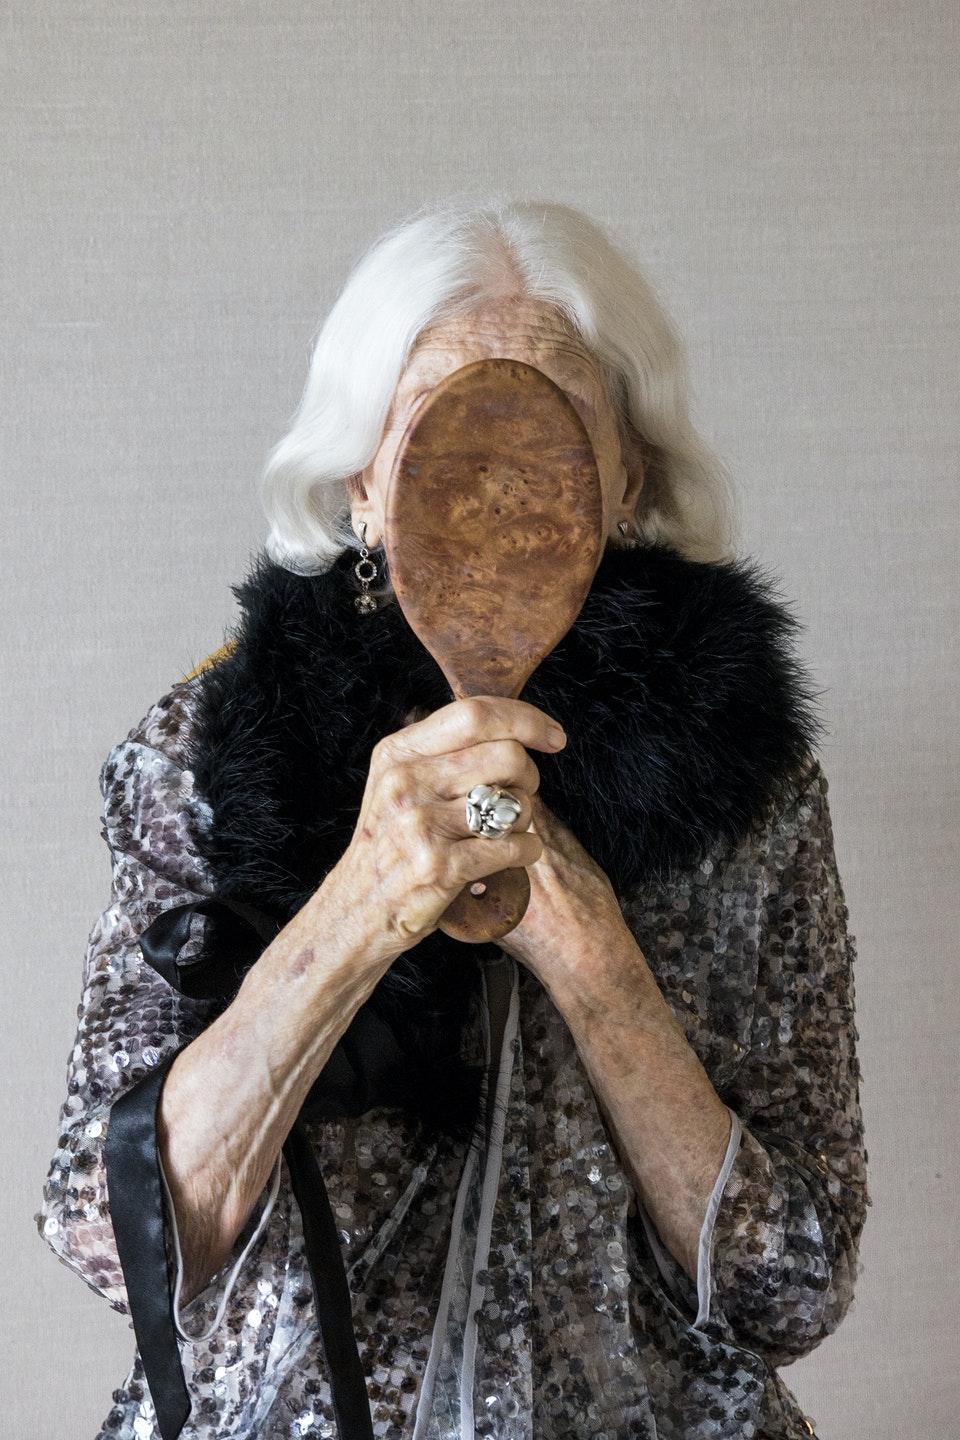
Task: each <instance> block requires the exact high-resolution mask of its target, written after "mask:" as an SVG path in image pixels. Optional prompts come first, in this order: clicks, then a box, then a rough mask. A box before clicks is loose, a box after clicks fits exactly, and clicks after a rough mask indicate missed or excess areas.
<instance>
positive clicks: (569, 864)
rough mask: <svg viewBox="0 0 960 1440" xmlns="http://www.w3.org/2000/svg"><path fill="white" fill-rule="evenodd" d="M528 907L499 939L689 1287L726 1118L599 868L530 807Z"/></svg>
mask: <svg viewBox="0 0 960 1440" xmlns="http://www.w3.org/2000/svg"><path fill="white" fill-rule="evenodd" d="M533 825H534V828H535V830H536V832H537V834H538V835H539V836H540V838H541V840H542V841H543V855H542V857H541V859H540V860H539V861H538V862H537V864H536V865H534V867H533V869H532V870H531V871H530V905H529V907H528V909H527V913H526V914H525V915H524V917H523V919H522V920H521V922H520V924H519V925H518V926H517V927H516V928H515V929H514V930H511V932H510V934H509V935H506V936H505V937H504V938H503V940H501V941H500V944H501V946H502V947H503V949H504V950H507V951H509V953H510V954H511V955H513V956H514V957H515V958H516V959H517V960H519V961H521V962H522V963H523V964H524V965H526V966H527V967H528V968H529V969H530V970H532V971H533V973H534V974H535V975H536V976H537V978H538V979H539V980H540V982H541V984H542V985H543V986H544V988H545V989H546V991H547V992H548V994H549V995H550V998H551V999H552V1001H553V1003H554V1004H555V1005H556V1007H557V1009H558V1010H559V1012H560V1014H561V1015H562V1016H563V1018H564V1020H565V1021H566V1023H567V1026H568V1027H569V1030H570V1033H571V1035H572V1036H573V1039H574V1042H575V1044H576V1046H577V1050H578V1051H579V1054H580V1058H581V1060H582V1061H583V1064H584V1067H585V1069H586V1071H587V1074H588V1075H589V1077H590V1081H591V1084H592V1085H593V1089H594V1093H595V1094H596V1097H597V1100H598V1102H599V1104H600V1108H601V1109H602V1111H603V1113H604V1115H605V1116H606V1120H607V1124H608V1127H609V1129H610V1133H611V1137H612V1139H613V1141H614V1143H615V1145H616V1147H617V1150H618V1151H619V1154H620V1159H621V1161H622V1162H623V1164H624V1166H625V1167H626V1168H627V1170H628V1171H629V1172H630V1174H631V1176H632V1177H633V1181H634V1184H635V1186H636V1188H637V1190H638V1192H639V1194H640V1196H641V1198H642V1199H643V1202H644V1204H645V1206H646V1208H647V1211H648V1213H649V1214H650V1215H651V1217H652V1218H653V1221H654V1224H655V1225H656V1227H657V1230H658V1231H659V1233H660V1237H661V1239H662V1240H663V1241H664V1243H665V1244H666V1246H667V1248H668V1249H669V1250H670V1251H671V1253H672V1254H673V1255H674V1256H675V1257H676V1258H677V1260H678V1261H679V1262H680V1264H681V1265H682V1266H683V1268H684V1269H685V1270H686V1272H687V1274H688V1275H689V1276H690V1278H691V1279H692V1280H694V1281H696V1279H697V1274H698V1258H699V1248H698V1247H699V1239H700V1230H701V1226H702V1225H703V1218H704V1215H705V1213H706V1208H707V1201H708V1198H709V1196H710V1193H711V1191H712V1189H713V1185H714V1182H715V1181H716V1178H717V1175H718V1172H719V1170H720V1166H721V1164H722V1162H723V1157H724V1152H725V1151H726V1148H727V1141H728V1138H729V1134H730V1116H729V1114H728V1112H727V1110H726V1107H725V1106H724V1105H723V1104H722V1102H721V1101H720V1099H719V1097H718V1096H717V1094H716V1092H715V1091H714V1089H713V1086H712V1085H711V1083H710V1081H709V1079H708V1077H707V1075H706V1073H705V1071H704V1069H703V1067H702V1066H701V1064H700V1061H699V1060H698V1059H697V1056H696V1055H695V1053H694V1051H693V1050H692V1049H691V1047H690V1046H689V1045H688V1043H687V1041H686V1039H685V1038H684V1035H683V1031H682V1030H681V1028H680V1026H679V1024H678V1023H677V1021H676V1019H675V1017H674V1015H673V1012H672V1011H671V1009H670V1007H669V1006H668V1005H667V1003H666V1001H665V1000H664V998H663V996H662V995H661V994H660V991H659V989H658V987H657V983H656V981H655V979H654V977H653V974H652V972H651V970H650V968H649V966H648V965H647V962H646V959H645V958H644V956H643V954H642V953H641V950H640V947H639V946H638V945H637V942H636V940H635V938H634V936H633V934H632V933H631V931H630V930H629V928H628V927H627V924H626V922H625V920H624V919H623V916H622V914H621V913H620V907H619V905H618V904H617V899H616V896H615V895H614V893H613V887H612V886H611V884H610V881H609V880H608V879H607V877H606V875H605V874H604V873H603V871H602V870H601V869H600V867H599V865H597V864H596V862H595V861H594V860H592V859H591V858H590V856H589V855H588V854H587V852H586V851H585V850H584V848H583V846H582V845H580V844H579V842H578V841H577V840H576V838H575V837H574V836H573V835H571V833H570V831H569V830H568V829H567V828H566V826H565V825H562V824H561V823H560V821H559V820H558V819H557V817H556V816H555V815H552V814H551V813H550V811H549V810H548V809H547V807H546V806H545V805H544V804H543V803H542V802H541V801H540V800H535V801H534V817H533Z"/></svg>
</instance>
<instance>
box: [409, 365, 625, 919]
mask: <svg viewBox="0 0 960 1440" xmlns="http://www.w3.org/2000/svg"><path fill="white" fill-rule="evenodd" d="M385 531H386V533H385V536H384V544H385V547H386V555H387V562H388V564H389V567H390V576H391V579H392V581H393V586H394V589H395V591H396V595H397V599H398V601H399V603H400V606H401V608H402V610H403V613H404V615H405V616H406V618H407V621H408V622H409V624H410V627H411V629H412V630H413V631H414V632H415V633H416V635H417V636H419V638H420V640H421V641H422V642H423V644H424V645H425V646H426V648H427V650H429V651H430V653H431V655H433V657H434V659H435V660H436V661H437V663H438V664H439V666H440V668H441V669H442V670H443V673H444V675H445V676H446V677H447V680H448V681H449V683H450V688H451V689H452V691H453V694H454V698H455V699H458V700H459V699H463V698H464V697H466V696H468V695H502V696H507V697H511V698H514V699H515V698H516V697H517V696H519V694H520V691H521V690H522V689H523V687H524V685H525V684H526V682H527V680H528V679H529V678H530V676H531V675H532V673H533V671H534V670H535V669H536V668H537V666H538V665H539V664H540V662H541V660H543V658H544V657H545V656H546V655H548V654H549V653H550V651H551V650H552V649H553V648H554V646H555V645H556V644H557V643H558V642H559V641H560V640H561V639H562V638H563V636H564V635H565V634H566V633H567V631H568V630H569V628H570V626H571V625H572V624H573V622H574V620H575V619H576V617H577V615H578V614H579V612H580V608H581V606H582V605H583V602H584V600H585V599H586V596H587V592H588V590H589V588H590V584H591V581H592V580H593V577H594V574H595V573H596V569H597V566H598V564H599V563H600V556H601V554H602V552H603V545H604V534H603V505H602V496H601V492H600V477H599V474H598V471H597V463H596V459H595V457H594V453H593V448H592V446H591V444H590V439H589V437H588V435H587V432H586V430H585V428H584V425H583V421H582V420H581V419H580V416H579V415H578V414H577V411H576V410H575V409H574V406H573V404H572V403H571V401H570V400H569V398H568V397H567V396H566V395H565V394H564V392H563V391H562V390H561V389H560V388H559V386H557V385H555V384H554V382H553V381H552V380H550V379H549V378H548V377H547V376H546V375H544V374H543V373H542V372H541V371H540V370H535V369H534V368H533V367H532V366H530V365H525V364H523V363H522V362H520V361H517V360H480V361H477V362H476V363H475V364H472V365H467V366H465V367H464V368H463V369H462V370H456V371H454V373H453V374H452V375H448V376H447V378H446V379H445V380H443V381H442V382H441V383H440V384H439V385H438V386H437V387H436V389H435V390H433V391H432V392H431V393H430V395H429V396H428V398H427V399H426V400H425V401H424V403H423V404H422V405H421V406H420V408H419V409H418V410H417V412H416V414H415V415H414V417H413V419H412V420H411V422H410V425H409V427H408V429H407V432H406V435H405V436H404V439H403V443H402V445H401V447H400V450H399V451H398V453H397V457H396V460H395V462H394V467H393V473H392V475H391V479H390V486H389V490H388V493H387V504H386V512H385ZM475 783H477V784H490V785H496V783H497V776H495V775H493V776H490V775H478V776H477V777H476V782H475ZM489 843H490V863H491V867H494V866H495V865H496V860H497V849H496V847H497V841H495V840H492V841H490V842H489ZM478 891H481V892H482V893H477V892H478ZM529 898H530V881H529V877H528V876H527V872H526V870H523V869H511V870H502V871H500V872H498V873H496V874H491V875H489V876H487V877H486V878H485V879H484V880H483V881H482V882H479V883H478V884H475V885H473V886H466V887H465V888H464V890H463V891H462V892H461V894H460V895H459V896H458V897H457V898H456V899H455V900H454V901H453V903H452V904H451V905H450V907H449V908H448V910H447V911H446V912H445V914H444V915H443V918H442V919H441V921H440V928H441V929H442V930H444V931H445V932H446V933H447V934H448V935H452V936H454V937H455V938H456V939H458V940H468V941H481V940H496V939H499V938H500V937H501V936H502V935H506V934H507V933H508V932H509V931H510V930H512V929H513V927H514V926H515V925H516V924H517V923H518V921H519V920H520V919H521V918H522V916H523V913H524V911H525V910H526V907H527V902H528V901H529Z"/></svg>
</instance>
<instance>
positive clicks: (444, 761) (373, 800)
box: [307, 696, 566, 965]
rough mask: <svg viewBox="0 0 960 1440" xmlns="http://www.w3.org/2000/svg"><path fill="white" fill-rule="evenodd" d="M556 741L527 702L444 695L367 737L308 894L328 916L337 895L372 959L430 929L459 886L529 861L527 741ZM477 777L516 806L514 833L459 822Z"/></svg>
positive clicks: (531, 774)
mask: <svg viewBox="0 0 960 1440" xmlns="http://www.w3.org/2000/svg"><path fill="white" fill-rule="evenodd" d="M565 743H566V738H565V736H564V734H563V731H562V730H561V729H560V727H559V726H558V725H557V724H556V722H555V721H553V720H551V719H550V717H549V716H547V715H545V714H544V713H543V711H541V710H537V709H536V708H535V707H534V706H533V705H528V704H526V703H525V702H524V701H520V700H505V699H499V698H495V697H490V696H486V697H479V698H472V699H469V700H458V701H455V702H454V703H453V704H451V705H447V706H445V707H444V708H443V709H442V710H438V711H436V712H435V713H434V714H433V715H430V716H428V717H427V718H426V719H425V720H420V721H417V722H415V723H414V724H411V725H408V726H407V727H406V728H405V729H404V730H401V731H399V732H397V733H396V734H394V735H390V736H388V737H387V738H386V739H385V740H382V741H381V742H380V743H379V744H378V745H377V746H376V748H375V750H374V752H373V755H372V757H371V762H370V773H369V777H368V780H367V786H366V790H365V792H364V796H363V803H362V805H361V810H360V817H359V820H358V822H357V828H356V831H355V833H354V836H353V839H352V840H351V842H350V845H349V847H348V849H347V851H346V853H345V854H344V856H343V858H342V859H341V861H340V862H339V864H338V865H337V866H336V867H335V869H334V870H333V871H332V872H331V874H330V875H329V876H328V877H327V880H326V881H325V882H324V885H323V886H322V887H321V891H320V892H318V895H320V894H322V895H323V896H324V901H323V903H324V907H325V909H326V910H327V912H328V913H329V907H330V904H331V900H332V899H333V898H334V897H335V896H338V895H339V896H342V897H343V898H344V900H345V901H346V902H347V908H348V909H349V911H350V913H351V914H352V915H353V917H354V922H355V923H356V924H358V925H359V926H360V928H361V930H362V931H363V935H364V940H365V946H364V948H366V949H367V950H368V951H369V954H370V957H371V960H372V961H373V963H375V964H380V965H382V964H384V963H389V962H390V961H391V960H393V959H394V958H395V957H396V956H397V955H399V954H400V953H401V952H402V951H404V950H407V949H409V948H410V947H411V946H413V945H415V944H416V943H417V941H419V940H422V939H423V938H424V936H426V935H428V934H430V932H431V931H433V930H435V929H436V927H437V923H438V921H439V919H440V916H441V915H442V914H443V912H444V910H446V908H447V906H448V905H449V904H450V902H451V900H453V898H454V896H455V895H457V894H459V892H460V891H461V890H462V888H463V887H464V885H467V884H469V883H471V882H472V881H474V880H481V879H483V878H484V877H485V876H488V875H492V874H493V873H495V872H496V871H498V870H503V869H506V868H507V867H509V866H525V867H526V866H531V865H533V864H534V862H535V861H536V860H538V859H539V857H540V855H541V853H542V849H543V846H542V843H541V840H540V838H539V837H538V836H537V835H536V834H533V833H531V832H529V831H528V829H527V827H528V825H529V823H530V820H531V816H532V813H533V796H534V794H535V793H536V790H537V787H538V786H539V783H540V777H539V773H538V771H537V767H536V765H535V764H534V762H533V760H532V759H531V758H530V756H529V755H528V754H527V748H529V749H533V750H541V751H551V752H552V751H556V750H560V749H562V748H563V745H564V744H565ZM479 784H490V785H497V786H502V787H503V788H504V789H506V790H509V791H510V792H511V793H512V794H514V795H515V796H516V797H517V799H518V800H519V801H520V804H521V807H522V809H521V813H520V816H519V819H518V821H517V824H516V826H515V828H514V830H513V831H512V832H511V833H510V834H508V835H505V836H503V837H502V838H501V839H499V840H496V841H494V842H491V841H490V840H488V839H486V838H485V837H483V836H475V835H472V834H471V832H470V830H469V827H468V825H467V819H466V798H465V797H466V795H467V792H468V791H469V790H470V789H472V787H473V786H474V785H479ZM307 908H309V907H307Z"/></svg>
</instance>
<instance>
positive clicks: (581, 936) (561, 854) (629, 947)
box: [499, 796, 656, 1017]
mask: <svg viewBox="0 0 960 1440" xmlns="http://www.w3.org/2000/svg"><path fill="white" fill-rule="evenodd" d="M530 828H531V830H533V831H535V832H536V834H537V835H538V836H539V837H540V839H541V840H542V842H543V855H542V856H541V858H540V859H539V860H538V861H537V862H536V864H534V865H531V866H530V867H529V870H528V872H527V873H528V874H529V876H530V904H529V905H528V907H527V911H526V914H525V915H524V917H523V919H522V920H521V921H520V923H519V925H517V926H516V928H515V929H513V930H511V931H510V933H509V934H508V935H505V936H504V937H503V939H502V940H501V941H500V942H499V944H500V945H501V947H502V948H503V949H504V950H505V951H506V952H507V953H508V954H509V955H512V956H513V957H514V959H516V960H519V961H520V962H521V963H522V964H523V965H526V966H527V968H528V969H529V970H532V971H533V973H534V974H535V975H536V976H537V979H538V980H539V981H540V983H541V984H542V985H543V986H544V988H545V989H546V990H547V992H548V993H549V994H550V996H551V998H552V999H553V1001H554V1003H555V1004H556V1005H557V1007H558V1009H560V1010H561V1012H563V1011H565V1010H566V1009H567V1007H568V1005H569V1004H571V1003H577V1002H579V1003H580V1004H585V1005H586V1006H587V1008H589V1009H595V1008H599V1007H602V1008H603V1009H604V1011H605V1012H606V1013H607V1015H608V1016H611V1017H612V1016H613V1015H615V1014H617V1013H618V1012H620V1013H622V1012H623V1011H624V1009H625V1007H626V1008H627V1009H628V1010H633V1009H634V1007H635V1003H636V1002H637V1001H639V1000H642V998H643V997H644V996H645V995H649V989H648V986H649V985H653V987H654V989H656V986H655V983H654V981H653V977H652V976H651V974H650V971H649V969H648V967H647V964H646V961H645V960H644V958H643V955H642V954H641V953H640V950H639V948H638V946H637V942H636V940H635V939H634V937H633V935H632V933H631V932H630V930H629V929H628V927H627V924H626V921H625V920H624V918H623V915H622V914H621V912H620V906H619V905H618V903H617V897H616V895H615V894H614V892H613V886H612V885H611V884H610V881H609V880H608V879H607V876H606V875H605V874H604V872H603V871H602V870H601V869H600V866H599V865H598V864H597V863H596V861H595V860H594V859H592V857H591V856H590V855H588V854H587V852H586V850H584V848H583V846H582V845H581V844H580V842H579V841H578V840H577V838H576V836H574V835H573V834H572V833H571V832H570V831H569V830H568V829H567V827H566V826H565V825H563V824H562V823H561V822H560V821H559V820H558V819H557V817H556V815H554V814H553V812H552V811H551V810H548V809H547V807H546V805H544V803H543V801H542V800H541V799H540V798H539V796H534V800H533V821H532V824H531V827H530Z"/></svg>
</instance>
